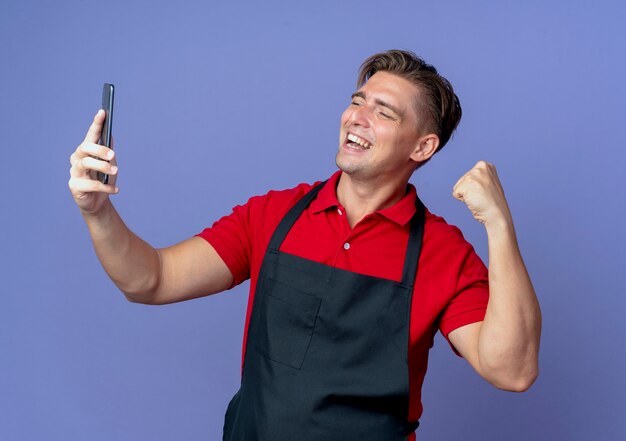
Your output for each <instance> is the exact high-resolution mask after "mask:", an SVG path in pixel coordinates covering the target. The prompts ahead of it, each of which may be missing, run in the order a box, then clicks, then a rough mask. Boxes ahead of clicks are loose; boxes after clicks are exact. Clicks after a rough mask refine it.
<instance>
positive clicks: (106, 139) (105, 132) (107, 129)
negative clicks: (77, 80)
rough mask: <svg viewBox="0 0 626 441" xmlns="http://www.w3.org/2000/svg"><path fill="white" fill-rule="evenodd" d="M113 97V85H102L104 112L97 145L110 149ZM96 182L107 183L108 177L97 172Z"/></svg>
mask: <svg viewBox="0 0 626 441" xmlns="http://www.w3.org/2000/svg"><path fill="white" fill-rule="evenodd" d="M114 95H115V87H114V86H113V84H109V83H104V87H103V88H102V108H103V109H104V111H105V112H106V117H105V118H104V125H103V126H102V134H101V135H100V141H99V142H98V144H100V145H104V146H106V147H109V148H110V147H111V130H112V128H113V97H114ZM98 180H99V181H100V182H102V183H103V184H108V183H109V175H107V174H105V173H102V172H98Z"/></svg>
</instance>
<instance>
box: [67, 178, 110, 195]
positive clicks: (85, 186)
mask: <svg viewBox="0 0 626 441" xmlns="http://www.w3.org/2000/svg"><path fill="white" fill-rule="evenodd" d="M68 185H69V187H70V190H71V191H72V193H74V194H80V193H95V192H97V193H108V194H117V193H119V191H120V190H119V188H118V187H116V186H115V185H112V184H103V183H102V182H100V181H96V180H94V179H87V178H79V177H71V178H70V180H69V182H68Z"/></svg>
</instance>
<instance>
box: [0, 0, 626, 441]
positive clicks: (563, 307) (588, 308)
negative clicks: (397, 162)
mask: <svg viewBox="0 0 626 441" xmlns="http://www.w3.org/2000/svg"><path fill="white" fill-rule="evenodd" d="M625 23H626V6H625V4H624V3H623V2H620V1H607V0H602V1H596V2H584V1H576V2H572V1H554V2H541V1H529V2H517V1H510V0H509V1H498V2H496V1H492V2H465V1H440V2H423V1H389V2H380V1H378V2H373V1H369V0H360V1H346V2H339V1H336V2H331V1H316V2H287V1H285V2H277V1H271V0H268V1H264V2H251V1H249V2H243V1H232V2H210V1H180V2H160V1H151V2H149V1H125V2H124V1H118V0H114V1H108V2H95V1H85V0H82V1H79V0H67V1H66V0H61V1H58V2H44V1H31V0H24V1H17V0H3V2H2V3H1V5H0V64H1V68H0V80H1V81H0V92H1V95H0V96H1V106H0V127H1V130H0V145H1V146H2V151H3V161H2V165H1V167H2V169H1V173H0V184H1V185H0V191H1V192H2V194H1V197H2V199H1V200H2V211H1V215H0V222H1V225H2V231H3V235H2V239H1V244H2V245H1V248H0V249H1V255H0V258H1V261H0V271H1V272H2V274H1V279H2V285H1V286H2V288H1V295H0V354H1V356H0V439H2V440H90V441H99V440H107V441H111V440H115V441H117V440H119V441H124V440H152V441H160V440H218V439H221V427H222V423H223V416H224V411H225V409H226V406H227V403H228V400H229V399H230V397H231V396H232V395H233V394H234V393H235V391H236V390H237V386H238V381H239V365H240V351H241V339H242V333H243V321H244V315H245V305H246V298H247V289H248V284H247V283H245V284H243V285H241V286H239V287H237V288H235V289H233V290H231V291H228V292H225V293H222V294H219V295H215V296H211V297H205V298H202V299H198V300H194V301H190V302H183V303H180V304H175V305H169V306H160V307H150V306H144V305H136V304H132V303H129V302H127V301H126V300H125V299H124V297H123V296H122V295H121V293H119V291H117V289H116V288H115V286H114V285H113V284H112V282H111V281H110V280H109V279H108V278H107V277H106V275H105V273H104V271H103V270H102V269H101V267H100V265H99V263H98V261H97V259H96V257H95V254H94V252H93V249H92V247H91V243H90V240H89V236H88V233H87V229H86V228H85V225H84V222H83V220H82V218H81V216H80V215H79V212H78V210H77V208H76V206H75V205H74V203H73V201H72V198H71V196H70V193H69V191H68V188H67V181H68V179H69V156H70V154H71V153H72V151H73V150H74V149H75V147H76V145H77V144H78V143H79V142H80V141H81V139H82V138H83V136H84V133H85V131H86V129H87V127H88V125H89V123H90V121H91V118H92V117H93V114H94V113H95V112H96V110H97V109H98V107H99V105H100V91H101V88H102V83H104V82H112V83H114V84H115V85H116V87H117V90H116V92H117V96H116V108H115V119H114V128H113V134H114V137H115V141H116V146H115V147H116V150H117V152H118V163H119V166H120V178H119V181H118V184H119V186H120V188H121V192H120V194H119V195H117V196H115V197H114V204H115V206H116V207H117V208H118V210H119V212H120V213H121V215H122V216H123V218H124V219H125V221H126V222H127V224H128V225H129V226H130V228H131V229H132V230H133V231H135V232H136V233H137V234H139V235H140V236H141V237H142V238H144V239H145V240H147V241H148V242H150V243H151V244H152V245H154V246H157V247H163V246H167V245H170V244H173V243H176V242H178V241H181V240H184V239H186V238H188V237H189V236H191V235H193V234H195V233H197V232H199V231H200V230H202V229H203V228H204V227H205V226H209V225H211V224H212V222H213V221H215V220H216V219H218V218H219V217H221V216H222V215H224V214H227V213H229V212H230V209H231V207H232V206H234V205H236V204H240V203H243V202H245V201H246V200H247V199H248V198H249V197H250V196H252V195H255V194H262V193H264V192H266V191H267V190H269V189H271V188H288V187H292V186H294V185H296V184H297V183H299V182H305V181H308V182H311V181H315V180H317V179H324V178H326V177H328V176H329V175H330V174H331V173H332V172H333V171H334V170H335V164H334V155H335V152H336V149H337V145H338V127H339V117H340V114H341V112H342V111H343V109H344V108H345V106H346V105H347V104H348V102H349V99H350V94H351V93H352V92H353V91H354V81H355V77H356V73H357V69H358V66H359V64H360V63H361V62H362V61H363V59H365V58H366V57H367V56H369V55H371V54H372V53H374V52H377V51H381V50H386V49H391V48H402V49H409V50H413V51H415V52H416V53H418V54H419V55H421V56H423V57H424V58H425V59H426V60H427V61H429V62H431V63H433V64H434V65H435V66H437V68H438V69H439V70H440V72H441V73H442V74H443V75H444V76H446V77H447V78H448V79H449V80H450V81H451V82H452V83H453V85H454V87H455V89H456V91H457V93H458V95H459V97H460V99H461V103H462V106H463V110H464V117H463V120H462V122H461V125H460V127H459V130H458V132H457V134H456V136H455V137H454V138H453V140H452V141H451V143H450V144H449V145H448V146H446V148H445V149H444V150H442V151H441V152H440V153H439V154H437V156H436V157H435V158H434V159H433V160H432V161H431V163H429V164H428V165H427V166H425V167H424V168H423V169H422V170H420V171H419V172H418V173H417V174H416V175H415V176H414V178H413V179H412V182H413V183H414V184H415V185H416V186H417V188H418V192H419V194H420V197H421V198H422V200H424V202H425V203H426V205H427V206H428V207H429V208H430V209H431V210H432V211H433V212H435V213H437V214H439V215H442V216H444V217H445V218H446V219H447V220H448V222H450V223H452V224H455V225H458V226H459V227H460V228H461V229H462V230H463V232H464V233H465V236H466V238H467V239H468V240H469V241H470V242H471V243H472V244H474V246H475V248H476V250H477V251H478V253H479V254H480V255H481V257H482V258H483V259H484V260H485V261H486V260H487V243H486V235H485V233H484V229H483V227H482V226H481V225H480V224H478V223H477V222H476V221H474V219H473V218H472V217H471V215H470V213H469V212H468V210H467V209H466V208H465V206H464V205H463V204H461V203H460V202H458V201H456V200H455V199H453V198H452V196H451V189H452V186H453V185H454V183H455V182H456V180H457V179H458V178H459V177H460V176H461V175H462V174H463V173H465V172H466V171H467V170H468V169H469V168H471V167H472V166H473V165H474V164H475V163H476V162H477V161H478V160H480V159H484V160H487V161H489V162H492V163H495V164H496V166H497V168H498V173H499V175H500V178H501V181H502V182H503V185H504V187H505V191H506V194H507V197H508V200H509V203H510V206H511V209H512V211H513V215H514V218H515V223H516V229H517V233H518V238H519V242H520V246H521V249H522V253H523V256H524V258H525V261H526V263H527V266H528V269H529V272H530V274H531V277H532V279H533V282H534V285H535V289H536V291H537V294H538V297H539V299H540V302H541V306H542V310H543V320H544V327H543V339H542V347H541V356H540V377H539V379H538V380H537V382H536V383H535V385H534V386H533V387H532V388H531V390H530V391H528V392H526V393H523V394H514V393H508V392H503V391H499V390H497V389H495V388H493V387H492V386H490V385H489V384H488V383H486V382H485V381H484V380H482V379H481V378H480V377H479V376H478V375H477V374H476V373H474V372H473V371H472V369H471V368H470V366H469V365H468V364H467V363H466V362H465V361H463V360H462V359H460V358H458V357H456V356H454V355H453V353H452V351H450V349H449V347H448V346H447V344H445V341H444V340H443V339H442V338H441V336H438V337H437V339H436V342H435V347H434V349H433V350H432V351H431V359H430V368H429V371H428V374H427V376H426V384H425V387H424V397H423V401H424V406H425V411H424V414H423V416H422V419H421V427H420V428H419V429H418V431H417V434H418V440H432V441H435V440H436V441H442V440H460V439H463V440H465V441H470V440H481V441H482V440H510V441H517V440H520V441H521V440H568V441H569V440H581V441H582V440H585V441H587V440H614V441H618V440H623V439H626V423H625V419H624V415H625V414H626V398H625V397H624V393H625V392H626V380H624V375H623V373H624V366H625V365H626V352H625V349H626V331H625V329H624V324H623V323H624V318H625V317H626V300H625V299H624V294H625V292H626V289H625V288H626V277H625V275H624V266H625V265H624V264H625V263H626V256H625V251H624V250H625V247H626V240H625V234H624V227H623V221H624V219H625V214H626V213H625V208H624V199H625V198H624V195H623V190H622V189H623V180H624V173H623V171H622V170H623V168H624V165H625V163H626V161H625V159H626V155H625V154H624V147H623V144H624V143H623V135H622V131H623V128H624V124H625V123H626V118H625V116H626V115H625V113H626V112H625V111H624V103H625V102H626V85H625V84H626V82H625V78H626V50H625V48H626V45H625V43H626V32H625V31H624V29H625Z"/></svg>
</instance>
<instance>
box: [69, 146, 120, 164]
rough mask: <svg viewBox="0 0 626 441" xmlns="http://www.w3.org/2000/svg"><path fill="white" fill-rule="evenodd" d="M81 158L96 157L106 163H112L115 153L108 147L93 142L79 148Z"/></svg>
mask: <svg viewBox="0 0 626 441" xmlns="http://www.w3.org/2000/svg"><path fill="white" fill-rule="evenodd" d="M77 151H78V154H79V157H81V159H82V157H85V156H95V157H96V158H100V159H102V160H104V161H110V160H111V159H113V158H114V157H115V152H114V151H113V150H111V149H110V148H108V147H105V146H103V145H100V144H95V143H93V142H83V143H82V144H81V145H79V146H78V149H77Z"/></svg>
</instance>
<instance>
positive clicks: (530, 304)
mask: <svg viewBox="0 0 626 441" xmlns="http://www.w3.org/2000/svg"><path fill="white" fill-rule="evenodd" d="M453 195H454V197H455V198H457V199H459V200H461V201H463V202H465V204H466V205H467V206H468V208H469V209H470V211H471V212H472V215H473V216H474V217H475V218H476V219H477V220H478V221H479V222H481V223H482V224H484V225H485V228H486V230H487V240H488V244H489V303H488V305H487V311H486V313H485V319H484V321H482V322H478V323H473V324H470V325H467V326H463V327H461V328H458V329H455V330H454V331H452V332H450V334H449V335H448V338H449V339H450V341H451V342H452V344H453V345H454V347H455V348H456V349H457V350H458V351H459V353H460V354H461V355H462V356H463V357H464V358H465V359H466V360H467V361H468V362H469V363H470V364H471V365H472V367H474V369H475V370H476V371H477V372H478V373H479V374H480V375H481V376H482V377H484V378H485V379H486V380H487V381H489V382H490V383H491V384H493V385H494V386H496V387H498V388H500V389H505V390H510V391H516V392H522V391H525V390H527V389H528V388H529V387H530V386H531V385H532V384H533V382H534V381H535V379H536V378H537V375H538V356H539V340H540V336H541V310H540V309H539V302H538V301H537V297H536V295H535V291H534V289H533V286H532V283H531V281H530V277H529V276H528V272H527V271H526V266H525V265H524V261H523V260H522V256H521V254H520V251H519V247H518V244H517V238H516V236H515V230H514V227H513V218H512V217H511V213H510V210H509V207H508V204H507V202H506V198H505V197H504V191H503V190H502V185H501V184H500V180H499V179H498V175H497V173H496V169H495V167H494V166H493V165H491V164H487V163H486V162H484V161H480V162H479V163H478V164H476V166H474V168H472V170H470V171H469V172H468V173H466V174H465V175H464V176H463V177H462V178H461V179H459V181H458V182H457V184H456V185H455V186H454V190H453Z"/></svg>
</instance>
